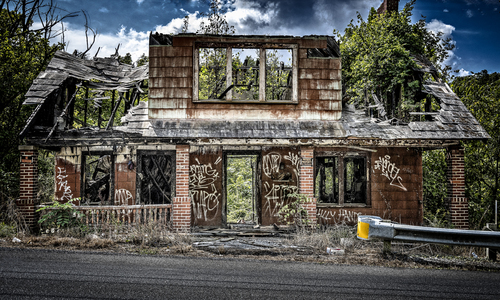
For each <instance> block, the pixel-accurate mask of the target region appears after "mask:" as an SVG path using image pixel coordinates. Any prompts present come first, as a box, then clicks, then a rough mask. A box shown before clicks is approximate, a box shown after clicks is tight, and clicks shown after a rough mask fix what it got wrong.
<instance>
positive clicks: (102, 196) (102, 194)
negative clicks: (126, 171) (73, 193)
mask: <svg viewBox="0 0 500 300" xmlns="http://www.w3.org/2000/svg"><path fill="white" fill-rule="evenodd" d="M84 165H85V168H84V174H83V199H82V204H87V205H112V204H113V198H112V193H111V191H112V188H113V187H112V181H113V173H114V172H113V168H114V163H113V157H112V156H111V155H110V154H104V155H84Z"/></svg>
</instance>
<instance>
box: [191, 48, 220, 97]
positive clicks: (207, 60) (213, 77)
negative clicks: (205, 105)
mask: <svg viewBox="0 0 500 300" xmlns="http://www.w3.org/2000/svg"><path fill="white" fill-rule="evenodd" d="M226 57H227V53H226V49H224V48H202V49H200V58H199V65H198V69H199V73H198V84H199V89H198V97H199V99H203V100H206V99H224V97H225V94H223V93H224V91H225V90H226V66H227V59H226Z"/></svg>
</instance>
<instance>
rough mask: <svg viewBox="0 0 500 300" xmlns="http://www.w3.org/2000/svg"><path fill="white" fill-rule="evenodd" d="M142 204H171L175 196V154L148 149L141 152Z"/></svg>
mask: <svg viewBox="0 0 500 300" xmlns="http://www.w3.org/2000/svg"><path fill="white" fill-rule="evenodd" d="M137 179H138V184H137V186H138V193H137V194H138V197H137V199H139V200H140V204H170V203H172V197H173V196H174V184H175V154H174V153H172V152H169V151H162V152H155V151H147V152H141V153H140V154H139V164H138V166H137Z"/></svg>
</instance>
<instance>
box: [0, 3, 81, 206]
mask: <svg viewBox="0 0 500 300" xmlns="http://www.w3.org/2000/svg"><path fill="white" fill-rule="evenodd" d="M61 12H62V11H61V10H59V9H58V8H57V6H55V5H54V4H53V2H52V1H45V0H3V1H1V2H0V120H1V121H0V141H1V142H0V157H1V158H2V159H1V161H0V173H1V174H2V177H1V178H2V180H1V182H0V186H1V188H0V194H1V199H0V200H1V201H3V200H4V199H5V197H7V196H15V194H16V190H17V184H18V178H19V177H18V176H19V174H18V172H19V171H18V169H19V152H18V150H17V147H18V145H19V144H20V143H21V141H20V140H19V138H18V134H19V132H20V130H21V129H22V128H23V126H24V125H25V122H26V120H27V118H28V117H29V116H30V114H31V111H32V109H33V107H30V106H23V105H22V103H23V101H24V95H25V93H26V92H27V91H28V88H29V87H30V86H31V83H32V81H33V80H34V79H35V78H36V76H37V75H38V74H39V73H40V72H41V71H42V70H43V69H45V67H46V66H47V64H48V63H49V61H50V60H51V59H52V56H53V54H54V53H55V52H56V51H57V50H59V49H62V47H63V45H62V44H61V43H59V44H54V45H52V44H51V43H50V41H49V40H50V39H51V38H54V37H56V36H58V35H60V34H61V31H58V30H56V26H59V25H60V23H61V22H62V21H63V20H64V19H65V18H68V17H72V16H75V14H74V13H70V14H67V13H65V14H63V15H62V16H60V15H58V13H61ZM35 23H36V27H35ZM12 183H15V184H14V185H13V184H12Z"/></svg>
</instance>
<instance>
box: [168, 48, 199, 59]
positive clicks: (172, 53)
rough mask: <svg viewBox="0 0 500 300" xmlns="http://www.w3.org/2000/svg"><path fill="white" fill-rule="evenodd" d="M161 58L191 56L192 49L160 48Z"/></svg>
mask: <svg viewBox="0 0 500 300" xmlns="http://www.w3.org/2000/svg"><path fill="white" fill-rule="evenodd" d="M161 53H162V56H163V57H180V56H189V57H191V56H193V47H163V48H161Z"/></svg>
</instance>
